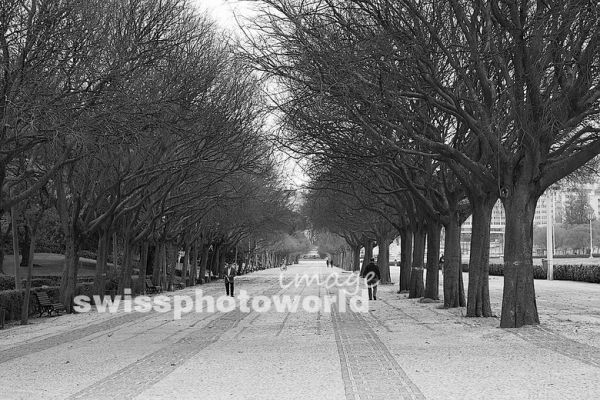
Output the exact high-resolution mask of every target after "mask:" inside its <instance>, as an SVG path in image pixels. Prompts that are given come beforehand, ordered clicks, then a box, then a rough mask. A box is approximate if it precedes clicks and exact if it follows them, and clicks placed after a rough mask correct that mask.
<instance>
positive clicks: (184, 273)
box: [181, 240, 192, 286]
mask: <svg viewBox="0 0 600 400" xmlns="http://www.w3.org/2000/svg"><path fill="white" fill-rule="evenodd" d="M183 251H184V252H185V255H184V256H183V268H182V269H181V279H183V281H184V282H185V283H186V286H189V285H190V283H189V281H188V280H187V279H188V278H189V276H190V256H191V253H192V244H191V243H190V241H189V240H186V242H185V249H184V250H183Z"/></svg>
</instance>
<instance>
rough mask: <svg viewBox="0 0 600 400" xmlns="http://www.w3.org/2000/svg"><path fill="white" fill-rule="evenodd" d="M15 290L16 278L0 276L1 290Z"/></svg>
mask: <svg viewBox="0 0 600 400" xmlns="http://www.w3.org/2000/svg"><path fill="white" fill-rule="evenodd" d="M14 288H15V277H14V276H10V275H0V290H13V289H14Z"/></svg>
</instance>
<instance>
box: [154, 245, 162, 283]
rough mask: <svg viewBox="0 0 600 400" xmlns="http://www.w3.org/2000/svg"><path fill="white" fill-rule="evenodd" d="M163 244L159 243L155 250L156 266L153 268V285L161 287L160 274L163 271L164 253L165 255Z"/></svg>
mask: <svg viewBox="0 0 600 400" xmlns="http://www.w3.org/2000/svg"><path fill="white" fill-rule="evenodd" d="M163 246H164V244H163V243H162V242H157V243H156V245H155V249H154V265H153V266H152V284H154V285H156V286H161V283H160V274H161V271H162V253H163V249H162V248H163Z"/></svg>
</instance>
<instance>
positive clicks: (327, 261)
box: [325, 258, 329, 268]
mask: <svg viewBox="0 0 600 400" xmlns="http://www.w3.org/2000/svg"><path fill="white" fill-rule="evenodd" d="M325 265H327V268H329V258H326V259H325Z"/></svg>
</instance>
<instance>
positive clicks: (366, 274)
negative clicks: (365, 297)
mask: <svg viewBox="0 0 600 400" xmlns="http://www.w3.org/2000/svg"><path fill="white" fill-rule="evenodd" d="M361 277H363V278H365V279H366V280H367V288H368V289H369V300H377V285H378V284H379V281H380V280H381V272H379V267H378V266H377V264H375V259H374V258H371V262H370V263H369V264H368V265H367V266H366V267H365V270H364V271H363V273H362V275H361Z"/></svg>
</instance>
